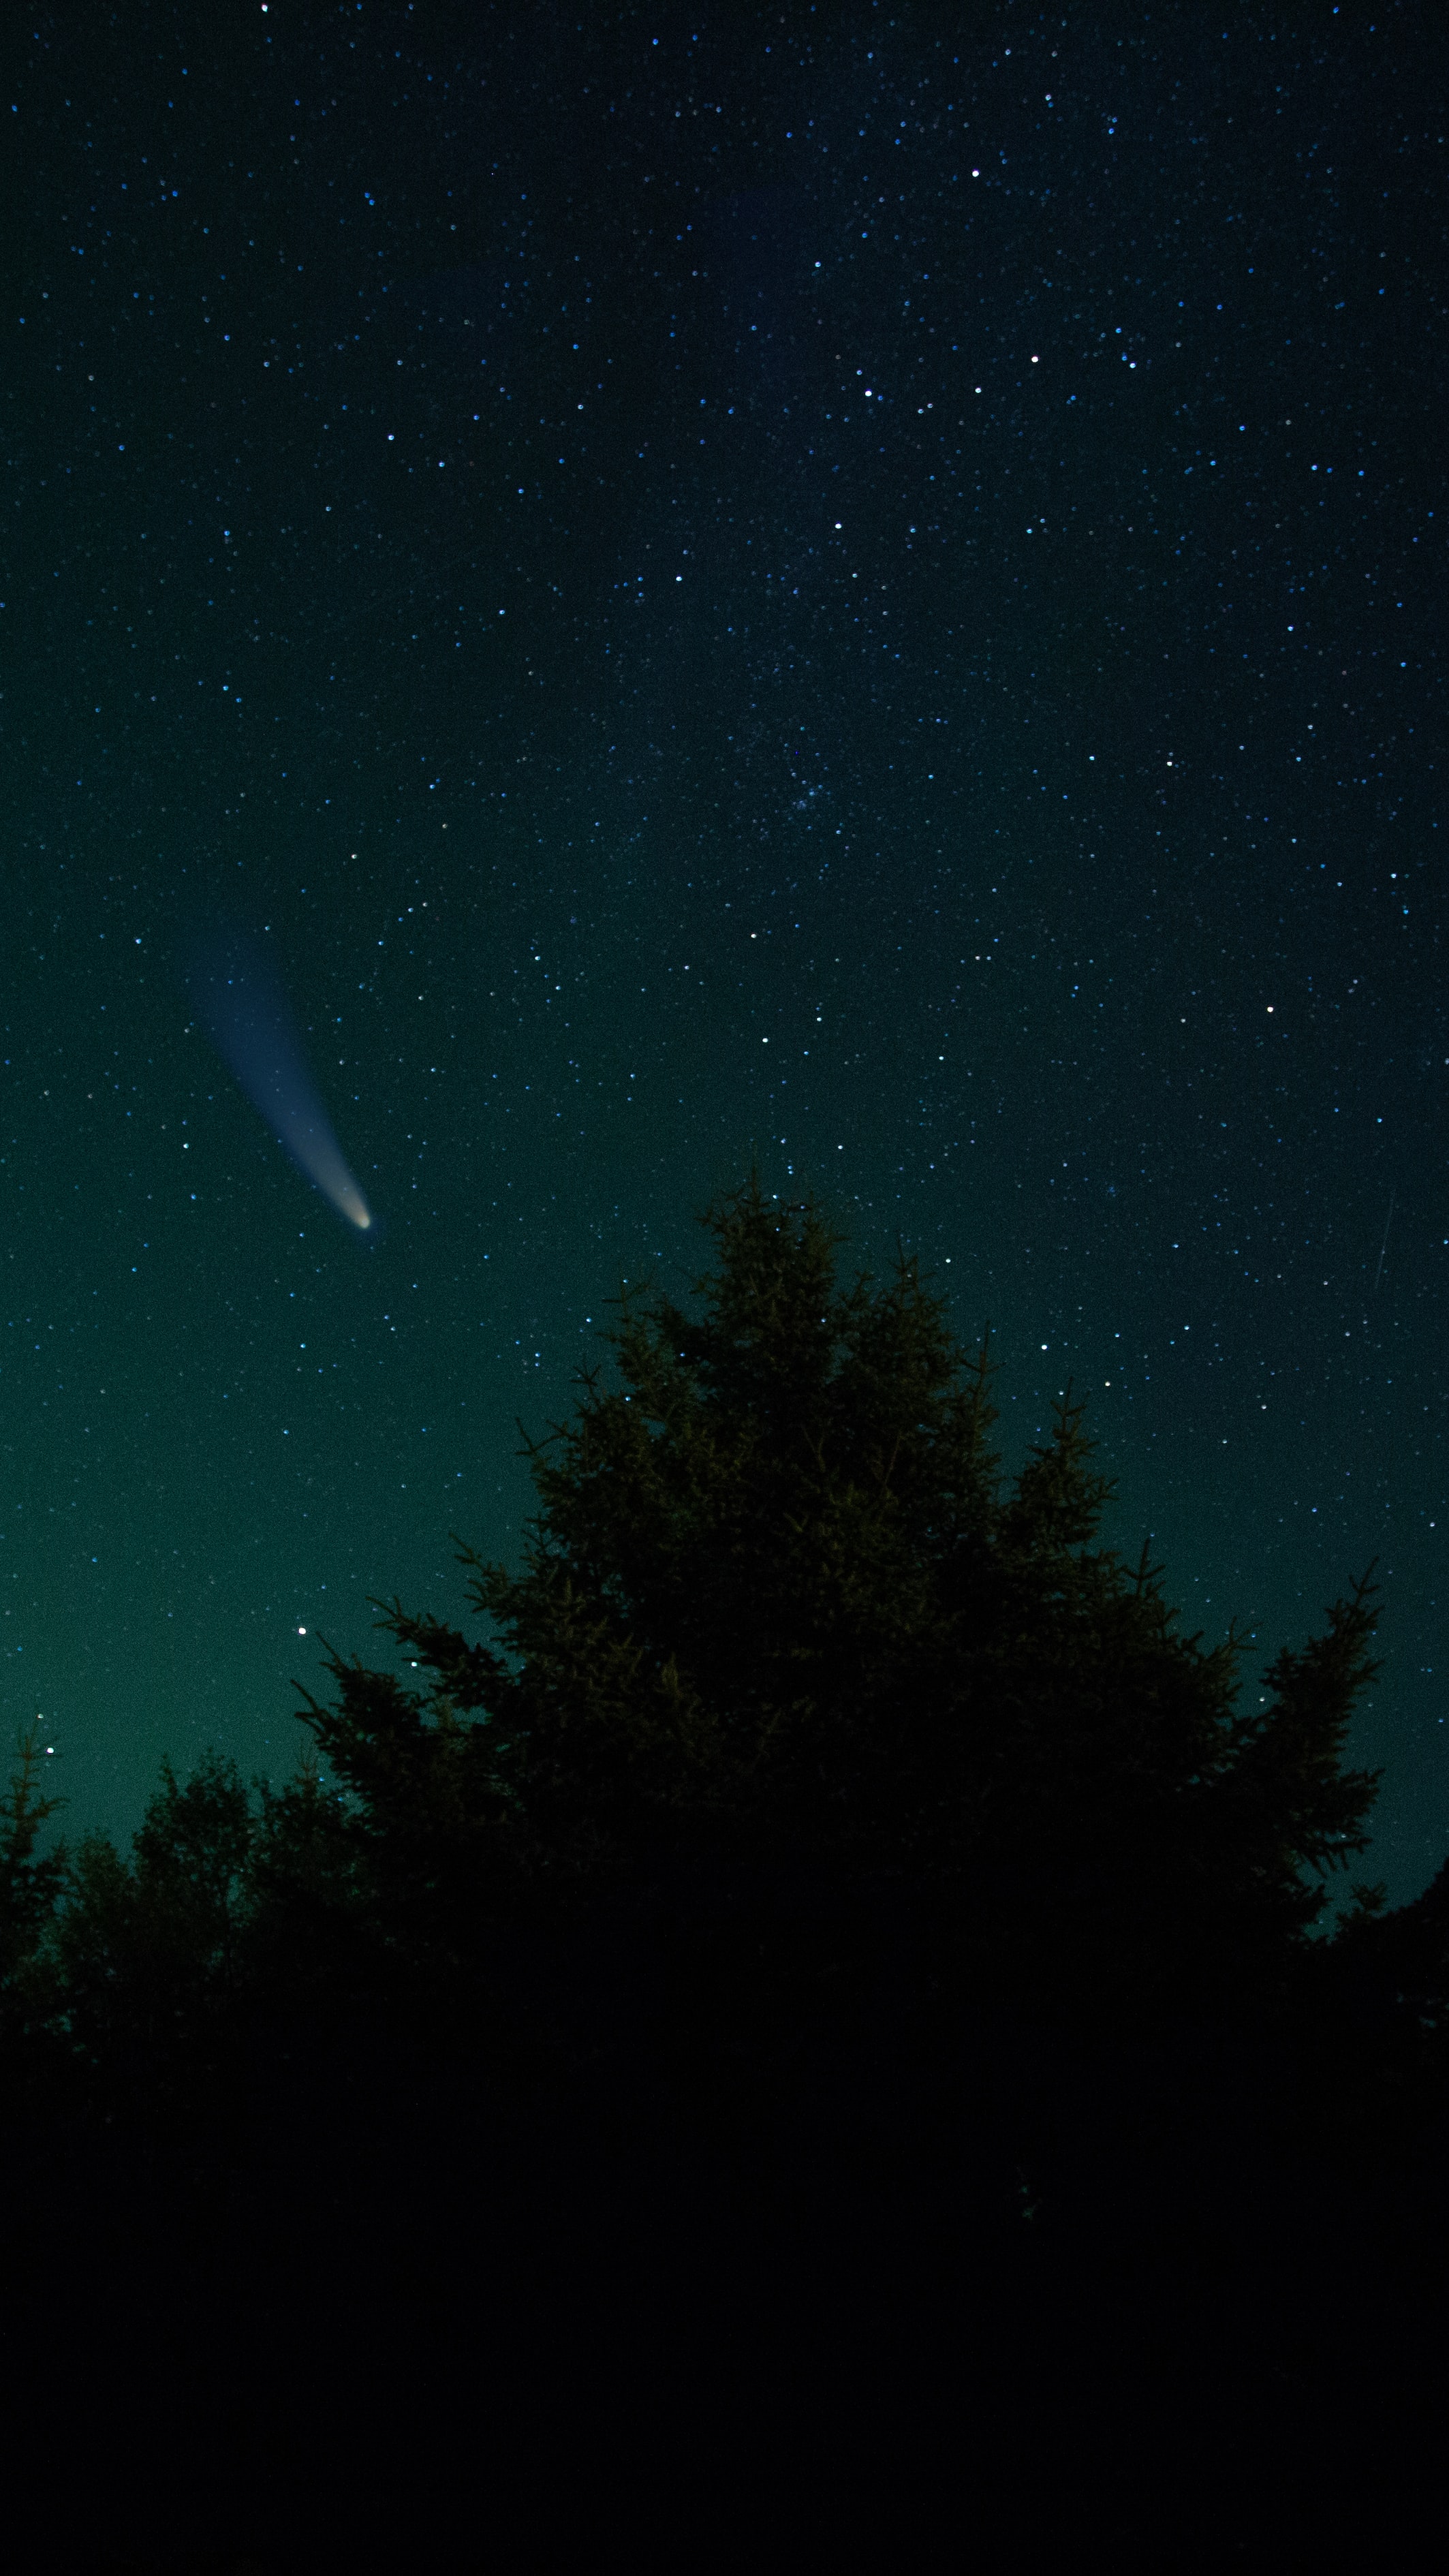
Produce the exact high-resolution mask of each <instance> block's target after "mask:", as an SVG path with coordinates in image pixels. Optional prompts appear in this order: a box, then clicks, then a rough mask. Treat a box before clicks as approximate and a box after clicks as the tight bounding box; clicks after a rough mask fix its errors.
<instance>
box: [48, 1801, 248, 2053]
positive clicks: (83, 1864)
mask: <svg viewBox="0 0 1449 2576" xmlns="http://www.w3.org/2000/svg"><path fill="white" fill-rule="evenodd" d="M255 1830H256V1828H255V1824H254V1821H253V1818H252V1814H251V1810H250V1806H249V1803H248V1799H247V1793H246V1789H245V1786H244V1785H243V1782H242V1780H241V1777H240V1774H239V1773H238V1771H237V1768H236V1765H235V1763H233V1762H228V1761H225V1760H223V1759H222V1757H221V1756H220V1755H218V1754H215V1753H208V1754H207V1755H206V1756H205V1757H204V1758H203V1760H202V1761H201V1762H200V1764H199V1765H198V1767H197V1769H196V1771H195V1772H194V1773H193V1774H192V1777H191V1778H190V1780H188V1781H187V1782H186V1784H185V1786H184V1787H183V1786H182V1785H181V1783H180V1782H179V1781H178V1780H177V1778H176V1775H175V1772H174V1771H173V1770H172V1768H171V1765H170V1763H169V1762H167V1763H163V1765H162V1770H161V1786H160V1788H159V1789H158V1790H157V1792H156V1794H155V1796H154V1797H153V1798H152V1800H151V1802H150V1804H149V1806H148V1807H147V1810H146V1813H145V1816H144V1818H143V1820H142V1823H141V1825H140V1826H139V1828H138V1830H137V1832H136V1834H135V1836H134V1838H133V1844H132V1856H131V1859H130V1861H129V1863H128V1862H127V1861H125V1860H123V1859H122V1857H121V1855H120V1853H119V1852H118V1851H117V1849H116V1847H115V1844H114V1843H113V1842H112V1841H111V1839H110V1837H109V1835H107V1834H102V1833H94V1834H88V1835H86V1837H85V1839H84V1840H83V1842H82V1843H81V1845H80V1847H79V1850H78V1851H77V1853H76V1854H75V1857H74V1859H73V1860H72V1861H71V1863H70V1864H69V1867H68V1870H67V1875H66V1898H67V1901H66V1903H65V1905H64V1906H63V1907H62V1909H61V1910H60V1912H59V1913H58V1914H57V1916H56V1918H55V1921H54V1924H53V1927H52V1930H51V1934H50V1938H49V1942H48V1945H47V1948H48V1957H49V1962H50V1968H51V1974H52V1978H53V1997H52V2016H53V2019H54V2021H55V2023H56V2024H57V2026H58V2027H60V2028H62V2029H63V2030H64V2032H65V2034H66V2037H67V2039H68V2042H69V2045H70V2048H71V2051H72V2054H73V2056H74V2057H75V2058H76V2059H77V2060H78V2061H79V2062H80V2064H81V2065H82V2066H86V2067H94V2068H97V2069H101V2070H118V2071H119V2072H120V2073H121V2074H122V2075H123V2077H124V2078H125V2080H126V2081H127V2082H130V2083H136V2084H149V2083H153V2082H155V2081H157V2080H159V2079H160V2078H161V2077H162V2076H163V2075H164V2073H165V2071H166V2070H167V2069H168V2068H169V2067H170V2066H171V2065H172V2064H173V2063H174V2062H179V2061H180V2059H181V2058H183V2057H184V2056H185V2055H186V2054H187V2052H188V2051H190V2050H191V2049H193V2048H194V2046H195V2045H196V2043H197V2042H198V2041H204V2040H205V2038H206V2037H207V2035H208V2034H210V2033H212V2032H214V2031H215V2030H216V2029H217V2027H218V2023H219V2022H224V2021H225V2020H226V2019H227V2017H228V2016H229V2014H230V2013H231V2011H232V2010H233V2009H234V2007H235V2004H236V2000H237V1997H238V1993H239V1987H240V1971H241V1959H240V1944H241V1941H242V1937H243V1934H244V1930H245V1924H246V1917H247V1910H248V1883H249V1869H250V1861H251V1852H252V1844H253V1839H254V1835H255Z"/></svg>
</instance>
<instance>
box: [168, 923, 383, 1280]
mask: <svg viewBox="0 0 1449 2576" xmlns="http://www.w3.org/2000/svg"><path fill="white" fill-rule="evenodd" d="M193 990H194V992H195V993H196V997H197V1000H198V1003H199V1005H200V1008H201V1011H202V1013H203V1016H204V1017H205V1020H206V1023H207V1025H208V1027H209V1028H210V1030H211V1034H212V1036H213V1038H214V1039H215V1041H216V1044H217V1048H218V1051H219V1052H220V1054H221V1055H223V1056H224V1057H225V1059H226V1062H227V1063H228V1064H229V1065H230V1067H231V1069H232V1072H233V1073H234V1074H235V1075H236V1078H237V1080H238V1082H239V1083H240V1084H241V1087H242V1089H243V1091H244V1092H245V1093H246V1095H247V1098H248V1099H249V1100H250V1101H251V1102H252V1104H253V1106H254V1107H255V1108H257V1109H259V1110H260V1111H261V1113H262V1116H263V1117H264V1118H265V1120H266V1122H267V1124H268V1126H269V1127H270V1128H272V1129H273V1131H274V1132H275V1134H276V1135H277V1137H278V1139H279V1140H280V1142H281V1143H282V1144H283V1145H284V1146H285V1147H286V1149H287V1152H288V1153H289V1154H290V1155H291V1157H292V1160H293V1162H294V1163H295V1164H296V1165H297V1167H298V1169H299V1170H300V1171H303V1172H305V1173H306V1175H307V1178H308V1180H309V1181H313V1182H315V1183H316V1186H317V1188H318V1189H319V1190H320V1191H321V1192H322V1195H323V1197H324V1198H328V1199H330V1200H331V1202H332V1204H333V1206H334V1207H335V1208H336V1210H337V1212H338V1214H339V1215H340V1216H344V1217H346V1219H347V1222H348V1224H349V1225H355V1226H356V1228H357V1230H358V1232H359V1233H360V1234H368V1233H371V1232H372V1230H373V1217H372V1212H371V1210H370V1209H369V1207H368V1204H367V1201H366V1199H365V1198H364V1197H363V1195H362V1192H361V1190H360V1189H359V1188H358V1186H357V1183H356V1181H355V1180H354V1179H353V1177H352V1174H351V1172H350V1171H349V1170H348V1168H347V1163H346V1159H345V1157H344V1155H343V1152H342V1148H341V1146H340V1145H339V1144H338V1142H337V1139H336V1137H335V1136H334V1135H333V1133H332V1122H331V1120H330V1118H329V1117H328V1115H327V1112H326V1110H325V1109H324V1107H323V1105H322V1097H321V1094H320V1092H319V1091H318V1089H317V1086H316V1084H315V1083H314V1081H313V1080H312V1076H311V1073H310V1071H309V1070H308V1066H307V1060H306V1057H305V1055H304V1053H303V1050H302V1041H301V1037H300V1034H299V1032H298V1029H297V1024H296V1021H295V1020H294V1018H293V1016H292V1013H291V1011H290V1010H289V1008H288V1006H287V999H286V995H285V994H284V992H283V991H282V987H281V983H280V981H279V980H278V977H277V975H276V973H275V971H274V969H273V967H272V964H271V961H270V959H269V958H268V956H267V955H266V952H265V950H264V949H263V948H262V947H261V946H260V945H259V943H258V942H257V941H255V940H249V939H243V938H240V937H233V938H230V939H228V940H226V941H225V942H223V943H222V944H220V945H219V946H218V947H216V948H215V949H211V950H207V951H206V952H204V953H203V955H202V956H201V957H200V958H199V959H198V961H197V965H196V968H195V971H194V975H193Z"/></svg>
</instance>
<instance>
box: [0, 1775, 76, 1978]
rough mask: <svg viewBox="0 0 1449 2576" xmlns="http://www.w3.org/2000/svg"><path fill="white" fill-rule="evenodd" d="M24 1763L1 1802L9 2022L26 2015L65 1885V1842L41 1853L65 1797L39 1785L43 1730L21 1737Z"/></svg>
mask: <svg viewBox="0 0 1449 2576" xmlns="http://www.w3.org/2000/svg"><path fill="white" fill-rule="evenodd" d="M17 1749H18V1752H19V1758H20V1767H19V1769H18V1770H17V1771H12V1773H11V1775H10V1792H9V1795H8V1797H7V1798H5V1800H4V1801H3V1802H0V1998H3V2000H4V2009H5V2013H6V2017H7V2020H8V2022H9V2023H10V2025H11V2026H12V2027H13V2026H14V2024H15V2023H16V2021H17V2020H19V2021H22V2022H23V2021H24V2020H25V2019H26V2018H27V2010H28V2005H29V2000H30V1999H29V1995H28V1987H29V1981H30V1977H31V1972H32V1971H33V1968H34V1963H35V1959H36V1956H37V1953H38V1952H39V1950H40V1948H41V1945H42V1943H43V1941H44V1939H45V1936H46V1934H47V1932H48V1931H49V1929H50V1926H51V1923H52V1922H53V1920H54V1916H55V1910H56V1907H57V1905H58V1903H59V1901H60V1897H61V1892H62V1890H63V1888H64V1886H65V1881H66V1871H67V1866H68V1862H67V1856H66V1849H65V1845H64V1843H57V1844H55V1845H54V1846H53V1847H52V1849H51V1850H49V1851H47V1852H40V1851H37V1848H36V1846H37V1844H38V1843H39V1840H40V1836H41V1831H42V1828H43V1827H44V1826H45V1824H46V1823H47V1822H48V1820H49V1818H50V1817H51V1816H53V1815H54V1814H55V1813H56V1811H57V1809H58V1808H60V1807H61V1806H63V1805H64V1803H65V1801H64V1800H63V1799H62V1798H53V1797H47V1796H46V1795H45V1794H44V1793H43V1792H42V1791H41V1790H40V1788H39V1785H38V1784H39V1780H40V1772H41V1765H42V1763H43V1761H44V1756H43V1754H42V1753H41V1750H40V1737H39V1732H38V1730H37V1728H36V1727H35V1726H33V1725H32V1726H30V1727H28V1728H26V1729H25V1730H24V1731H23V1732H22V1734H21V1736H20V1739H19V1744H18V1748H17Z"/></svg>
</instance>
